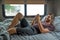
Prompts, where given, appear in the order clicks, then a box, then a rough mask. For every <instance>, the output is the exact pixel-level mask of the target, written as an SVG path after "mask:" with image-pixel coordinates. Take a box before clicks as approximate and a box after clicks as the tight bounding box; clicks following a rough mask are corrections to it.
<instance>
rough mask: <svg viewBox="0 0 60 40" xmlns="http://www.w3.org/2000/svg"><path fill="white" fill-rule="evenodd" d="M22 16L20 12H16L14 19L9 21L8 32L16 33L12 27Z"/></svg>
mask: <svg viewBox="0 0 60 40" xmlns="http://www.w3.org/2000/svg"><path fill="white" fill-rule="evenodd" d="M22 18H23V15H22V14H21V13H18V14H17V15H16V16H15V17H14V19H13V20H12V23H11V25H10V26H9V28H8V30H7V31H8V32H9V34H14V33H16V28H15V27H14V26H15V25H16V24H17V23H18V22H19V20H21V19H22Z"/></svg>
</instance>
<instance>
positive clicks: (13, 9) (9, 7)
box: [5, 4, 25, 16]
mask: <svg viewBox="0 0 60 40" xmlns="http://www.w3.org/2000/svg"><path fill="white" fill-rule="evenodd" d="M18 12H21V13H22V14H23V15H25V14H24V4H5V16H15V15H16V14H17V13H18Z"/></svg>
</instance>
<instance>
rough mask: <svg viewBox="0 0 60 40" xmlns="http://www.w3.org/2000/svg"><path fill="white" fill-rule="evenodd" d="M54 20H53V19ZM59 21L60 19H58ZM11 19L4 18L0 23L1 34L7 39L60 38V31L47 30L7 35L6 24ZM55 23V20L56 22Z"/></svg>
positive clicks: (43, 39) (56, 39)
mask: <svg viewBox="0 0 60 40" xmlns="http://www.w3.org/2000/svg"><path fill="white" fill-rule="evenodd" d="M54 21H55V20H54ZM59 22H60V21H59ZM10 23H11V20H10V21H9V20H5V21H4V22H1V23H0V27H1V26H3V29H4V30H3V32H2V33H3V35H5V36H4V37H6V38H7V40H60V31H58V30H57V31H54V32H49V33H45V34H43V33H42V34H37V35H31V36H21V35H9V33H8V32H7V31H6V30H7V28H8V26H9V25H10ZM56 23H57V22H56ZM59 24H60V23H59Z"/></svg>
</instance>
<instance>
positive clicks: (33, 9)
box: [27, 4, 44, 16]
mask: <svg viewBox="0 0 60 40" xmlns="http://www.w3.org/2000/svg"><path fill="white" fill-rule="evenodd" d="M36 14H40V15H44V4H27V16H35V15H36Z"/></svg>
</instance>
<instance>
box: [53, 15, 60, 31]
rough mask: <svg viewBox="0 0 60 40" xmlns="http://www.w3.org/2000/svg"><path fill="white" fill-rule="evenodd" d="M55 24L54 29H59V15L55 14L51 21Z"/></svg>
mask: <svg viewBox="0 0 60 40" xmlns="http://www.w3.org/2000/svg"><path fill="white" fill-rule="evenodd" d="M53 25H54V26H55V31H60V16H56V17H55V19H54V22H53Z"/></svg>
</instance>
